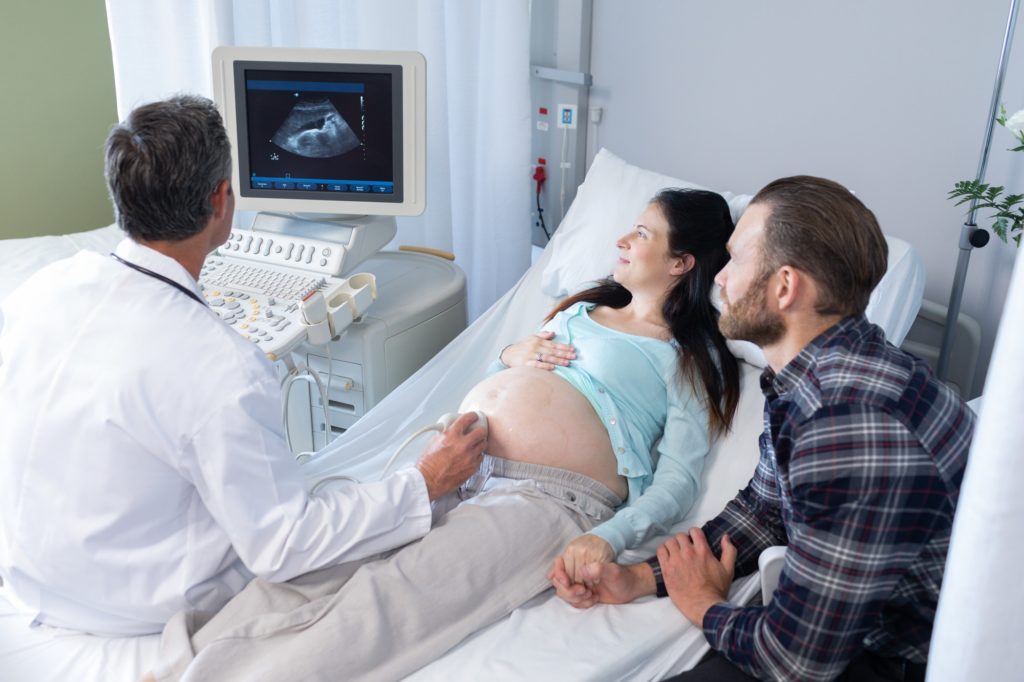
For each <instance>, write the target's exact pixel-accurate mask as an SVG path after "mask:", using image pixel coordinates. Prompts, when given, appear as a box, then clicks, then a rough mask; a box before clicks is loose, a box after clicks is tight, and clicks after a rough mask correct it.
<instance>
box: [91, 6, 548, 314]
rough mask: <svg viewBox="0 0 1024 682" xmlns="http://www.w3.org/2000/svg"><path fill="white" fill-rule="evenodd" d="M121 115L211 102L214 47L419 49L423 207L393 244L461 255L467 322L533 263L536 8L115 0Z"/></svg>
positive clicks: (111, 9)
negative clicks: (195, 98) (159, 103)
mask: <svg viewBox="0 0 1024 682" xmlns="http://www.w3.org/2000/svg"><path fill="white" fill-rule="evenodd" d="M107 20H108V24H109V28H110V42H111V46H112V50H113V59H114V77H115V81H116V85H117V107H118V115H119V117H121V118H122V119H123V118H124V117H125V115H126V114H127V113H128V112H129V111H131V109H132V108H133V107H135V106H137V105H139V104H142V103H144V102H149V101H153V100H157V99H162V98H165V97H168V96H169V95H172V94H174V93H178V92H190V93H197V94H201V95H205V96H207V97H210V96H212V84H211V63H210V55H211V53H212V51H213V48H215V47H217V46H218V45H248V46H274V47H320V48H347V49H379V50H417V51H419V52H421V53H422V54H423V55H424V56H425V57H426V60H427V209H426V211H425V213H424V214H423V215H422V216H418V217H415V218H399V219H398V237H397V239H396V240H395V243H396V244H417V245H424V246H431V247H434V248H439V249H444V250H447V251H453V252H454V253H455V255H456V263H457V264H458V265H460V266H461V267H462V269H463V270H465V272H466V278H467V282H468V304H469V316H470V319H474V318H476V317H477V316H478V315H479V314H480V313H482V312H483V311H484V310H486V309H487V307H488V306H490V304H491V303H493V302H494V301H495V300H497V298H498V297H499V296H500V295H501V294H503V293H504V292H505V291H506V290H507V289H508V288H509V287H511V286H512V284H514V283H515V282H516V280H518V278H519V277H520V275H522V273H523V272H524V271H525V270H526V268H527V267H528V266H529V264H530V203H529V201H530V185H529V182H530V180H529V162H530V89H529V63H530V61H529V47H530V45H529V44H530V40H529V28H530V19H529V0H501V1H500V2H490V1H488V2H476V1H475V0H295V1H289V0H146V1H144V2H140V0H107Z"/></svg>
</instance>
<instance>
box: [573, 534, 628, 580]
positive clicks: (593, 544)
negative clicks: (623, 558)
mask: <svg viewBox="0 0 1024 682" xmlns="http://www.w3.org/2000/svg"><path fill="white" fill-rule="evenodd" d="M614 560H615V551H614V550H612V546H611V545H609V544H608V542H607V541H606V540H604V539H603V538H599V537H597V536H596V535H591V534H590V533H587V534H586V535H581V536H579V537H578V538H576V539H575V540H573V541H572V542H570V543H569V546H568V547H566V548H565V551H564V552H562V562H563V563H564V564H565V572H566V574H567V575H568V576H569V579H570V580H571V581H572V582H574V583H586V582H587V581H586V580H584V578H583V574H582V572H581V571H582V569H583V567H584V566H586V565H587V564H607V563H610V562H612V561H614Z"/></svg>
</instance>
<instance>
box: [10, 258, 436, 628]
mask: <svg viewBox="0 0 1024 682" xmlns="http://www.w3.org/2000/svg"><path fill="white" fill-rule="evenodd" d="M117 254H118V255H119V256H121V257H122V258H124V259H125V260H127V261H130V262H133V263H135V264H137V265H141V266H143V267H145V268H148V269H149V270H152V271H154V272H157V273H159V274H162V275H164V276H165V277H169V278H171V279H173V280H174V281H175V282H178V283H179V284H182V285H183V286H185V287H186V288H188V289H190V290H192V291H195V292H196V293H197V294H198V293H199V291H198V288H197V286H196V283H195V281H194V280H193V279H192V278H191V276H190V275H189V274H188V273H187V271H186V270H185V269H184V268H183V267H182V266H181V265H180V264H178V263H177V262H176V261H174V260H172V259H170V258H168V257H166V256H163V255H162V254H159V253H157V252H156V251H153V250H151V249H148V248H146V247H143V246H140V245H138V244H136V243H134V242H132V241H130V240H125V241H123V242H122V243H121V244H120V245H119V246H118V248H117ZM3 315H4V322H3V327H2V329H0V357H2V358H3V364H0V577H2V578H3V581H4V583H5V585H4V590H5V593H6V595H7V596H8V598H10V599H12V601H14V602H16V603H18V604H19V605H20V606H21V607H22V608H24V609H26V610H27V611H28V612H30V613H32V614H33V615H35V616H36V619H37V621H39V622H41V623H46V624H50V625H54V626H59V627H65V628H72V629H77V630H83V631H86V632H94V633H101V634H141V633H150V632H158V631H160V629H161V628H162V627H163V625H164V623H165V622H166V621H167V620H168V619H169V618H170V616H171V615H172V614H174V613H175V612H176V611H178V610H180V609H183V608H197V609H207V610H212V609H217V608H218V607H220V606H221V605H223V604H224V603H225V602H226V601H227V600H228V599H230V598H231V597H232V596H233V595H234V594H235V593H237V592H238V591H239V590H240V589H242V587H244V585H245V584H246V583H247V582H248V581H249V580H250V579H251V578H252V576H253V575H254V574H255V575H258V576H261V577H263V578H266V579H268V580H273V581H283V580H287V579H289V578H292V577H294V576H296V575H299V574H301V573H305V572H307V571H310V570H313V569H316V568H319V567H322V566H325V565H328V564H332V563H337V562H339V561H341V560H354V559H358V558H362V557H365V556H369V555H371V554H375V553H377V552H380V551H383V550H385V549H388V548H391V547H395V546H398V545H401V544H404V543H406V542H409V541H411V540H414V539H416V538H418V537H420V536H422V535H423V534H424V533H426V532H427V530H429V528H430V504H429V500H428V498H427V491H426V486H425V484H424V481H423V478H422V476H421V475H420V473H419V472H418V471H417V470H416V469H415V468H410V469H406V470H404V471H401V472H399V473H398V474H396V475H394V476H392V477H390V478H389V479H387V480H386V481H383V482H380V483H373V484H367V485H362V486H347V487H344V488H342V489H340V490H333V491H329V492H322V493H320V494H318V495H317V496H315V497H309V496H307V494H306V488H305V484H304V480H303V476H302V474H301V472H300V470H299V467H298V465H297V464H296V463H295V460H294V459H293V457H292V455H291V453H290V452H289V450H288V448H287V446H286V444H285V442H284V438H283V429H282V424H281V391H280V389H279V385H278V381H277V379H276V374H275V372H274V369H273V367H272V365H271V364H270V362H269V361H268V360H267V359H266V358H265V357H264V356H263V355H262V353H260V352H259V351H258V350H257V349H256V347H255V346H254V344H251V343H249V342H248V341H246V340H244V339H243V338H242V337H241V336H239V335H238V334H237V333H236V332H235V331H233V330H232V329H230V328H228V327H227V326H226V325H224V324H223V323H222V322H221V321H220V320H219V319H218V318H217V316H216V315H215V314H214V313H213V312H212V311H210V310H209V309H208V308H206V307H205V306H204V305H201V304H200V303H198V302H197V301H195V300H192V299H191V298H189V297H188V296H187V295H185V294H184V293H183V292H181V291H179V290H177V289H175V288H174V287H172V286H171V285H169V284H167V283H165V282H161V281H159V280H157V279H155V278H153V277H150V276H147V275H145V274H142V273H139V272H137V271H135V270H133V269H131V268H129V267H128V266H126V265H124V264H122V263H119V262H117V261H116V260H114V259H113V258H111V257H109V256H106V255H100V254H96V253H92V252H87V251H83V252H81V253H79V254H78V255H76V256H74V257H72V258H69V259H67V260H64V261H60V262H58V263H54V264H52V265H50V266H48V267H46V268H44V269H43V270H41V271H40V272H39V273H37V274H36V275H34V276H33V277H32V278H30V279H29V280H28V281H27V282H26V283H25V284H24V285H22V286H21V287H20V288H19V289H18V290H17V291H15V292H14V293H12V294H11V295H10V297H9V298H8V299H7V300H6V301H5V302H4V310H3Z"/></svg>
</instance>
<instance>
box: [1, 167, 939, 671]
mask: <svg viewBox="0 0 1024 682" xmlns="http://www.w3.org/2000/svg"><path fill="white" fill-rule="evenodd" d="M664 187H696V185H693V184H692V183H688V182H684V181H681V180H679V179H677V178H671V177H668V176H664V175H660V174H657V173H653V172H650V171H646V170H643V169H640V168H637V167H635V166H632V165H629V164H627V163H626V162H625V161H623V160H622V159H619V158H617V157H616V156H614V155H613V154H611V153H610V152H607V151H606V150H602V151H601V152H599V153H598V155H597V157H596V158H595V160H594V163H593V165H592V167H591V169H590V170H589V172H588V174H587V177H586V181H585V182H584V184H583V185H582V186H581V187H580V189H579V192H578V193H577V196H576V199H575V200H574V202H573V204H572V206H571V207H570V210H569V212H568V214H567V215H566V217H565V219H564V220H563V222H562V224H561V225H560V226H559V229H558V231H557V232H556V233H555V236H554V238H553V239H552V241H551V243H550V244H549V245H548V247H547V248H546V249H545V250H544V252H543V253H542V254H541V256H540V257H539V259H538V260H537V262H536V263H535V264H534V265H533V266H532V267H531V268H530V269H529V270H528V271H527V272H526V274H525V275H523V277H522V279H521V280H520V281H519V283H518V284H516V285H515V286H514V287H513V288H512V289H511V290H510V291H509V292H508V293H506V294H505V295H504V296H503V297H502V298H501V299H500V300H499V301H498V302H497V303H495V304H494V306H492V307H491V308H490V309H489V310H488V311H487V312H486V313H485V314H484V315H482V316H481V317H480V318H479V319H478V320H476V321H475V322H474V323H473V324H472V325H471V326H470V327H469V328H468V329H466V330H465V332H463V333H462V334H461V335H460V336H459V337H458V338H456V339H455V340H454V341H453V342H452V343H451V344H449V345H448V346H447V347H446V348H445V349H444V350H442V351H441V352H440V353H439V354H438V355H437V356H436V357H435V358H434V359H433V360H431V361H430V362H428V363H427V364H426V365H425V366H424V367H423V368H422V369H420V370H419V371H418V372H417V373H416V374H414V375H413V376H412V377H410V378H409V379H408V380H406V381H405V382H404V383H403V384H402V385H401V386H399V387H398V388H397V389H396V390H395V391H394V392H392V393H391V394H390V395H388V396H387V397H386V398H385V399H384V400H383V401H382V402H381V403H379V404H378V405H377V406H376V407H374V409H373V410H371V411H370V412H369V413H368V414H367V415H366V416H365V417H363V418H362V419H361V420H360V421H359V422H358V423H356V424H355V425H354V426H353V427H352V428H351V429H349V430H348V431H347V432H346V433H344V434H343V435H342V436H341V437H339V438H338V439H337V440H336V441H335V442H333V443H332V444H331V445H330V446H329V447H328V448H326V449H325V450H324V451H322V452H321V453H320V454H318V455H317V456H316V457H315V458H314V459H312V460H311V461H309V462H308V463H307V464H306V465H305V468H306V470H307V472H308V473H307V476H308V480H309V482H310V485H313V484H314V483H315V482H316V481H318V480H319V479H321V478H323V477H326V476H333V475H337V474H346V475H349V476H354V477H356V478H359V479H361V480H372V479H373V478H374V477H376V476H378V475H379V473H380V470H381V469H382V467H383V466H384V464H385V462H386V461H387V460H388V458H389V456H390V455H391V453H392V452H393V450H394V448H395V447H396V446H397V445H398V444H399V443H401V442H402V441H403V440H404V439H405V438H406V437H407V436H408V435H409V434H411V433H412V432H413V431H414V430H416V429H417V428H419V427H420V426H423V425H424V424H428V423H431V422H433V421H435V420H436V419H437V417H438V416H439V415H441V414H443V413H445V412H451V411H454V410H456V409H457V408H458V406H459V403H460V402H461V400H462V398H463V396H464V395H465V394H466V393H467V392H468V390H469V389H470V388H471V387H472V386H473V385H475V384H476V383H477V382H478V381H479V380H480V379H481V378H482V376H483V374H484V371H485V368H486V367H487V365H488V364H490V362H491V361H492V360H493V358H494V357H496V355H497V353H498V351H499V349H500V348H501V347H503V346H504V345H506V344H508V343H510V342H511V341H514V340H518V339H520V338H522V337H524V336H526V335H528V334H529V333H531V332H532V331H534V329H535V327H536V326H537V323H538V321H539V320H540V319H541V318H542V317H543V316H544V314H545V313H546V312H547V311H548V310H549V309H550V308H551V306H552V305H553V304H554V302H555V301H557V300H558V298H559V297H561V296H563V295H564V294H565V293H566V292H567V291H569V290H571V289H575V288H576V287H578V286H579V284H580V283H582V282H585V281H588V280H593V279H596V278H599V277H602V276H604V275H606V274H607V273H608V272H610V271H611V269H612V267H613V265H614V262H615V258H616V253H615V248H614V241H615V239H616V238H617V237H618V236H620V235H621V234H622V233H623V232H625V230H626V229H627V228H628V227H629V226H631V225H632V222H633V220H634V219H635V217H636V216H637V215H638V214H639V213H640V211H641V210H642V209H643V207H644V206H645V204H646V202H647V201H648V200H649V199H650V198H651V197H652V196H654V194H655V193H656V192H657V191H658V190H660V189H662V188H664ZM722 194H723V196H725V197H726V199H727V200H728V201H729V204H730V208H731V209H732V212H733V217H734V218H738V217H739V214H740V213H741V212H742V210H743V209H744V208H745V207H746V204H747V203H748V202H749V199H750V197H749V195H734V194H731V193H728V192H722ZM119 238H120V234H119V233H118V232H117V230H116V228H113V227H108V228H102V229H100V230H95V231H92V232H87V233H82V234H78V235H70V236H67V237H39V238H34V239H27V240H24V239H22V240H8V241H5V242H4V241H0V300H2V299H3V297H5V296H6V294H7V293H9V291H10V290H11V289H12V288H13V287H14V286H16V284H17V283H18V282H19V281H21V280H22V279H24V278H25V277H27V276H28V275H29V274H31V272H33V271H34V270H35V269H37V268H38V267H41V266H42V265H43V264H45V263H47V262H50V261H52V260H56V259H57V258H62V257H65V256H68V255H71V253H73V252H74V251H76V250H77V249H80V248H91V249H94V250H98V251H101V252H106V251H108V250H110V249H111V248H112V246H113V245H114V244H115V243H116V242H117V240H118V239H119ZM887 239H888V243H889V249H890V252H889V269H888V272H887V273H886V276H885V278H884V279H883V280H882V282H881V283H880V284H879V286H878V288H877V289H876V290H875V292H874V294H873V295H872V298H871V304H870V305H869V308H868V317H869V318H870V319H871V320H872V321H874V322H876V323H877V324H879V325H881V326H882V327H883V328H884V329H885V330H886V333H887V335H888V337H889V339H890V340H891V341H893V342H894V343H897V344H898V343H899V342H900V341H901V340H902V339H903V337H904V336H905V335H906V333H907V330H909V328H910V325H911V323H912V322H913V320H914V317H915V316H916V314H917V310H918V307H919V306H920V302H921V298H922V295H923V291H924V279H925V275H924V268H923V265H922V264H921V261H920V259H919V257H918V256H917V254H916V253H915V252H914V251H913V250H912V249H911V248H910V246H909V245H908V244H907V243H906V242H903V241H901V240H899V239H894V238H887ZM730 348H731V349H732V350H733V352H734V354H735V355H737V357H738V358H740V359H741V360H742V361H743V362H741V372H742V389H741V397H740V403H739V408H738V412H737V414H736V419H735V423H734V427H733V430H732V432H731V433H730V434H728V435H727V436H725V437H724V438H722V439H720V440H719V441H718V442H717V444H716V445H715V446H714V447H713V449H712V451H711V454H710V455H709V456H708V460H707V462H706V465H705V468H704V472H703V481H702V493H701V495H700V497H699V499H698V500H697V501H696V503H695V504H694V506H693V508H692V509H691V510H690V511H689V513H688V514H687V517H686V518H685V519H684V520H683V521H682V522H680V523H679V524H677V526H676V528H675V529H676V530H683V529H686V528H688V527H690V526H693V525H700V524H702V523H703V522H704V521H706V520H707V519H709V518H711V517H712V516H714V515H715V514H716V513H717V512H718V511H720V510H721V509H722V508H723V507H724V506H725V504H726V502H727V501H728V500H729V499H731V498H732V497H733V496H734V495H735V494H736V492H737V491H738V490H739V489H740V488H742V487H743V486H744V485H746V483H747V481H748V480H749V478H750V476H751V475H752V473H753V471H754V468H755V465H756V462H757V458H758V449H757V437H758V434H759V433H760V430H761V408H762V403H763V397H762V395H761V393H760V390H759V386H758V381H757V379H758V375H759V373H760V371H761V368H763V366H764V357H763V355H762V354H761V353H760V351H759V350H758V349H757V348H756V347H754V346H752V345H750V344H744V343H733V342H730ZM409 450H410V451H409V453H408V454H407V455H406V457H405V460H404V463H405V464H409V463H411V462H412V461H413V460H414V459H415V457H416V452H415V448H410V449H409ZM656 546H657V542H651V543H650V544H649V545H647V546H645V547H643V548H640V549H638V550H633V551H630V552H628V553H627V554H626V556H625V557H624V559H625V561H627V562H628V561H638V560H641V559H644V558H647V557H648V556H650V555H651V554H652V553H653V551H654V548H655V547H656ZM760 590H761V585H760V582H759V580H758V576H757V575H756V574H755V575H751V576H748V577H746V578H744V579H741V580H738V581H737V582H736V583H735V584H734V586H733V589H732V592H731V594H730V599H731V600H732V601H733V602H734V603H746V602H747V601H749V600H750V599H751V598H752V597H754V596H755V595H756V594H757V593H758V592H759V591H760ZM2 597H3V592H2V588H0V679H4V680H20V679H33V680H45V679H57V678H58V677H60V678H64V679H133V677H134V676H136V675H137V674H138V672H139V671H141V670H143V669H146V668H148V667H149V666H150V665H151V661H152V660H153V655H154V652H155V650H156V645H157V636H155V635H154V636H149V637H139V638H125V639H104V638H98V637H90V636H87V635H78V634H73V633H68V632H64V631H60V630H54V629H48V628H33V629H31V630H30V629H29V628H28V627H27V626H28V623H27V622H26V620H27V619H26V618H25V617H24V616H21V615H20V614H17V613H16V612H14V611H13V609H12V607H11V606H10V605H9V604H8V603H7V602H6V601H4V599H3V598H2ZM706 651H707V643H706V641H705V640H704V636H703V634H702V632H701V631H700V629H699V628H696V627H694V626H692V625H690V624H689V623H688V622H687V621H686V620H685V619H684V618H683V617H682V616H681V615H680V614H679V613H678V611H676V610H675V608H674V607H673V606H672V604H671V602H670V601H669V600H667V599H655V598H646V599H643V600H640V601H638V602H636V603H633V604H627V605H622V606H608V605H598V606H596V607H594V608H592V609H589V610H585V611H579V610H575V609H573V608H571V607H569V606H568V605H566V604H564V603H563V602H561V601H560V600H558V599H557V598H555V597H554V596H553V593H552V592H551V591H548V592H547V593H544V594H542V595H540V596H538V597H536V598H534V599H533V600H531V601H530V602H528V603H527V604H525V605H523V606H522V607H520V608H519V609H516V610H515V611H514V612H513V613H512V614H511V615H510V616H508V617H506V618H504V619H503V620H501V621H499V622H497V623H495V624H493V625H492V626H490V627H488V628H485V629H484V630H482V631H479V632H477V633H475V634H474V635H473V636H471V637H470V638H468V639H466V640H465V641H463V642H462V643H461V644H460V645H458V646H457V647H455V648H454V649H452V650H451V651H449V652H448V653H447V654H446V655H444V656H443V657H442V658H440V659H439V660H437V661H435V662H433V663H431V664H430V665H428V666H426V667H425V668H423V669H421V670H420V671H418V672H417V673H415V674H414V675H412V676H411V677H410V678H409V679H412V680H435V679H468V678H474V679H477V678H479V679H496V680H512V679H550V678H555V677H558V678H563V679H572V680H621V679H630V680H647V679H652V680H653V679H660V678H662V677H664V676H666V675H668V674H672V673H677V672H680V671H683V670H686V669H688V668H690V667H692V666H693V665H694V664H695V663H696V662H697V661H699V660H700V658H701V657H702V656H703V655H704V653H705V652H706ZM339 672H341V673H343V671H339Z"/></svg>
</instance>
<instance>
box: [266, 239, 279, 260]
mask: <svg viewBox="0 0 1024 682" xmlns="http://www.w3.org/2000/svg"><path fill="white" fill-rule="evenodd" d="M273 243H274V240H273V239H268V240H267V243H266V244H265V245H264V246H263V255H264V256H269V255H270V247H271V245H272V244H273ZM278 248H280V247H278Z"/></svg>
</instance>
